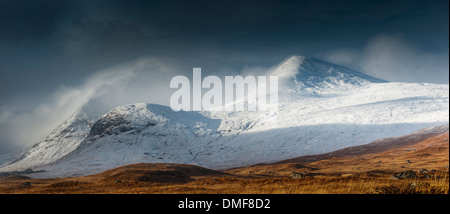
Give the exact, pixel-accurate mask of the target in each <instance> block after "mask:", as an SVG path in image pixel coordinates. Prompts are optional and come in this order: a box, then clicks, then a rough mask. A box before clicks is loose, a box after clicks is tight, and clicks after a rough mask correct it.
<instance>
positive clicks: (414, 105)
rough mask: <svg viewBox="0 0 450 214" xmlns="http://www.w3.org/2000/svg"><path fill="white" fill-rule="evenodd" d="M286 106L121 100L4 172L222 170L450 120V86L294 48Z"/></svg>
mask: <svg viewBox="0 0 450 214" xmlns="http://www.w3.org/2000/svg"><path fill="white" fill-rule="evenodd" d="M270 72H271V73H270V74H271V75H277V76H279V86H280V87H279V89H280V92H279V104H278V111H257V112H247V111H243V112H225V111H204V112H183V111H180V112H174V111H172V110H171V109H170V107H167V106H161V105H156V104H146V103H137V104H129V105H125V106H119V107H116V108H114V109H112V110H110V111H109V112H108V113H106V114H104V115H103V116H101V117H100V118H98V119H95V120H92V119H90V117H87V116H86V114H83V112H82V111H80V112H77V113H75V114H74V115H73V116H72V117H71V118H69V119H68V120H67V121H66V122H64V123H63V124H62V125H60V126H59V127H58V128H57V129H55V130H54V131H53V132H52V133H51V134H50V135H49V136H48V137H47V138H46V139H45V140H44V141H42V142H40V143H38V144H36V145H35V146H34V147H33V148H31V149H30V150H29V151H27V152H26V153H25V154H23V155H22V157H21V158H19V159H17V160H15V161H14V162H12V163H9V164H7V165H5V166H3V167H2V168H0V171H21V170H25V169H28V168H32V169H34V170H45V172H44V173H35V174H33V175H32V176H36V177H53V176H75V175H85V174H90V173H97V172H100V171H103V170H106V169H110V168H113V167H118V166H122V165H125V164H132V163H139V162H176V163H188V164H197V165H200V166H204V167H209V168H214V169H223V168H230V167H237V166H245V165H251V164H256V163H261V162H275V161H280V160H284V159H288V158H293V157H298V156H302V155H311V154H319V153H325V152H330V151H335V150H338V149H342V148H345V147H349V146H355V145H362V144H366V143H369V142H372V141H374V140H377V139H380V138H385V137H392V136H400V135H404V134H408V133H411V132H413V131H417V130H419V129H422V128H426V127H431V126H435V125H442V124H446V123H448V117H449V95H448V92H449V85H448V84H445V85H444V84H420V83H401V82H386V81H383V80H380V79H376V78H373V77H370V76H368V75H365V74H363V73H360V72H357V71H354V70H351V69H349V68H345V67H342V66H339V65H335V64H332V63H328V62H324V61H321V60H317V59H309V58H305V57H299V56H294V57H291V58H289V59H287V60H286V61H284V62H283V63H281V64H280V65H279V66H277V67H276V68H275V69H273V70H272V71H270Z"/></svg>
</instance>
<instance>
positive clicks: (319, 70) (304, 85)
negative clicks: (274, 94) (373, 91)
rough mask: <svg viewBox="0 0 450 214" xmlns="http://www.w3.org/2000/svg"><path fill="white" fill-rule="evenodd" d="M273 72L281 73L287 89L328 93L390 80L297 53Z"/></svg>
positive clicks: (282, 88) (273, 73)
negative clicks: (297, 54)
mask: <svg viewBox="0 0 450 214" xmlns="http://www.w3.org/2000/svg"><path fill="white" fill-rule="evenodd" d="M271 75H274V76H278V78H279V80H280V86H281V87H280V89H281V91H284V92H298V93H306V94H311V93H315V94H326V93H333V92H335V91H336V90H339V89H344V88H348V87H352V86H360V85H364V84H367V83H383V82H386V81H384V80H381V79H377V78H374V77H371V76H369V75H366V74H364V73H361V72H358V71H355V70H352V69H350V68H347V67H344V66H340V65H336V64H333V63H330V62H326V61H323V60H320V59H314V58H306V57H303V56H293V57H290V58H289V59H287V60H285V61H284V62H283V63H281V64H280V65H279V66H278V67H277V68H276V69H275V70H274V71H273V72H272V74H271Z"/></svg>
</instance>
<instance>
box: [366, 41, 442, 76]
mask: <svg viewBox="0 0 450 214" xmlns="http://www.w3.org/2000/svg"><path fill="white" fill-rule="evenodd" d="M448 57H449V56H448V52H442V53H438V52H427V51H424V50H420V49H418V48H417V47H415V46H413V45H411V44H410V43H408V41H407V40H406V39H405V37H404V36H402V35H387V34H380V35H377V36H375V37H373V38H372V39H370V40H369V42H368V43H367V45H366V47H365V48H364V50H363V52H362V55H361V60H360V62H359V66H360V67H361V69H362V70H363V71H364V72H366V73H367V74H369V75H372V76H374V77H378V78H381V79H385V80H388V81H400V82H431V83H448V77H449V76H448V74H449V60H448Z"/></svg>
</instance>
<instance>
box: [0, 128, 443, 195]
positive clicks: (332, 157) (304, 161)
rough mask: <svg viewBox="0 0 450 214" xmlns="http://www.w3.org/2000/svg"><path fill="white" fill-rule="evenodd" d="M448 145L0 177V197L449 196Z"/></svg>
mask: <svg viewBox="0 0 450 214" xmlns="http://www.w3.org/2000/svg"><path fill="white" fill-rule="evenodd" d="M395 140H397V141H398V140H399V138H397V139H395ZM400 140H401V139H400ZM448 140H449V135H448V133H445V134H439V135H433V136H427V137H426V138H423V139H419V140H416V141H415V142H412V141H408V142H406V143H405V142H403V143H402V142H400V141H399V142H396V144H395V145H396V146H379V145H380V142H377V143H375V144H373V143H372V144H367V146H359V147H351V148H347V149H344V150H339V151H336V152H333V153H328V154H322V155H315V156H306V157H299V158H295V159H291V160H286V161H283V162H279V163H274V164H259V165H255V166H249V167H243V168H236V169H229V170H226V171H216V170H211V169H206V168H202V167H199V166H194V165H186V164H170V163H167V164H153V163H141V164H133V165H127V166H123V167H119V168H115V169H111V170H108V171H105V172H103V173H99V174H95V175H90V176H84V177H73V178H54V179H31V178H29V177H27V176H24V175H8V176H0V193H6V194H15V193H20V194H28V193H32V194H36V193H37V194H47V193H49V194H56V193H58V194H59V193H63V194H83V193H89V194H91V193H92V194H97V193H108V194H139V193H144V194H169V193H170V194H173V193H188V194H199V193H203V194H204V193H206V194H322V193H324V194H366V193H368V194H418V193H420V194H448V192H449V169H448V165H449V141H448ZM382 143H386V142H382ZM389 145H392V144H389ZM369 148H370V149H369ZM375 148H376V149H375Z"/></svg>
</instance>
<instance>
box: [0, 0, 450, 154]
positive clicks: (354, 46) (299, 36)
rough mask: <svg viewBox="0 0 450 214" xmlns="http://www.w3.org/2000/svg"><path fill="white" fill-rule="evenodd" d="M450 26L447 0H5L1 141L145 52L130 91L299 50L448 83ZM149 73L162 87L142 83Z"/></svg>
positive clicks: (403, 77) (0, 16)
mask: <svg viewBox="0 0 450 214" xmlns="http://www.w3.org/2000/svg"><path fill="white" fill-rule="evenodd" d="M448 26H449V2H448V1H447V0H442V1H441V0H423V1H418V0H401V1H391V0H384V1H383V0H379V1H360V0H342V1H334V0H326V1H325V0H309V1H275V0H273V1H269V0H262V1H261V0H259V1H220V2H219V1H195V2H191V1H143V0H141V1H140V0H136V1H120V0H108V1H107V0H96V1H91V0H89V1H88V0H77V1H68V0H67V1H64V0H62V1H61V0H40V1H33V0H0V91H1V93H0V135H2V137H0V150H1V149H2V146H3V151H6V148H7V146H5V145H9V147H11V145H12V143H11V142H9V141H11V140H12V139H13V138H14V137H13V136H6V135H7V134H6V133H11V130H13V129H15V128H17V127H19V126H20V125H19V124H22V123H24V122H23V119H22V120H21V122H20V123H17V124H16V125H11V124H12V122H11V121H12V120H13V119H14V118H15V119H17V118H19V117H18V115H21V116H20V118H23V117H24V116H23V115H24V114H26V115H29V117H26V118H27V120H37V119H39V117H34V116H30V115H34V114H37V113H39V112H41V111H43V112H45V111H44V110H42V109H46V108H50V107H48V106H49V105H50V104H56V103H60V101H59V100H58V94H61V93H62V92H61V91H71V90H73V91H76V90H78V91H83V90H82V89H83V87H84V86H85V87H87V86H89V82H90V81H91V79H92V78H93V77H95V76H96V75H98V73H102V72H101V71H105V72H108V71H111V70H114V69H112V68H114V66H118V65H119V66H123V65H124V64H125V65H126V64H127V63H128V65H129V64H130V63H133V62H136V61H139V60H144V61H146V60H147V61H148V63H147V64H146V66H144V68H140V69H138V72H135V73H136V74H137V75H140V76H141V77H142V78H136V77H133V78H134V79H133V78H131V77H130V78H131V79H133V81H138V82H139V84H135V85H134V86H127V90H131V91H133V96H130V95H129V94H123V95H121V96H118V97H121V98H116V99H123V100H122V101H121V102H128V101H130V102H131V101H134V100H138V99H142V100H143V101H152V102H158V103H164V101H161V99H162V97H163V96H164V93H161V92H160V91H158V90H157V88H158V87H159V85H158V84H165V82H164V81H165V80H166V79H168V78H169V77H170V76H171V75H175V74H176V73H186V74H191V73H192V67H202V72H203V73H205V74H207V73H217V72H240V71H242V70H243V69H245V68H248V67H252V66H263V67H264V66H273V65H275V64H277V63H279V62H281V61H282V60H283V59H285V58H286V57H289V56H291V55H304V56H308V57H317V58H322V59H325V60H329V61H332V62H335V63H338V64H343V65H345V66H349V67H351V68H354V69H357V70H360V71H362V72H365V73H367V74H370V75H373V76H375V77H379V78H382V79H386V80H390V81H408V82H433V83H448V76H449V62H448V57H449V56H448V53H449V27H448ZM133 66H134V65H133ZM133 66H130V67H133ZM133 68H134V67H133ZM158 78H162V79H163V80H164V81H162V80H161V79H159V80H158ZM94 79H95V78H94ZM147 80H148V84H151V85H153V86H154V88H152V87H148V88H145V90H150V91H146V92H145V93H142V91H141V94H139V93H138V92H139V91H140V90H144V88H141V87H140V86H143V85H145V84H147V82H145V81H147ZM130 81H131V80H130ZM168 84H169V82H168V81H167V85H168ZM102 87H103V86H102ZM153 89H154V91H151V90H153ZM130 93H131V92H130ZM146 96H147V97H153V98H148V99H145V98H146ZM130 97H132V98H134V99H131V98H130ZM168 99H169V98H167V100H168ZM105 102H106V101H105ZM43 103H47V104H46V105H45V104H43ZM82 103H83V102H80V103H79V105H81V104H82ZM111 103H117V102H111ZM68 104H69V103H65V104H64V105H61V106H60V107H58V108H55V109H52V108H50V110H51V111H58V110H61V109H63V106H65V105H68ZM111 105H113V104H111ZM46 106H47V107H46ZM38 108H40V109H41V110H38ZM47 110H48V109H47ZM50 110H48V111H50ZM48 114H50V113H48ZM66 114H67V113H66ZM66 114H61V117H64V116H65V115H66ZM55 117H56V116H55ZM58 118H59V117H58ZM63 119H65V118H59V119H55V120H54V122H53V123H51V124H50V125H48V127H51V126H53V125H54V124H57V123H58V121H60V120H63ZM48 129H49V128H48ZM42 132H45V131H42ZM5 136H6V137H5ZM24 139H26V138H24ZM26 140H29V139H26ZM13 141H14V140H13ZM17 141H20V140H17ZM14 143H17V142H14ZM26 143H30V142H26ZM9 147H8V148H9ZM0 153H2V151H0Z"/></svg>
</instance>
